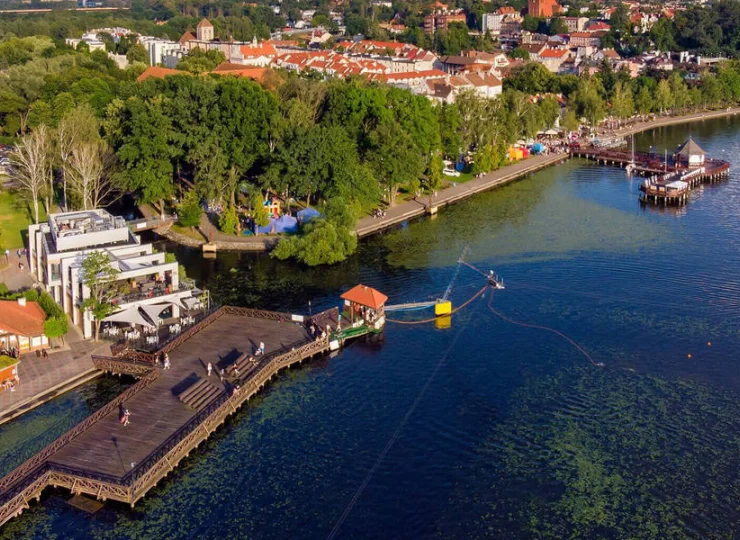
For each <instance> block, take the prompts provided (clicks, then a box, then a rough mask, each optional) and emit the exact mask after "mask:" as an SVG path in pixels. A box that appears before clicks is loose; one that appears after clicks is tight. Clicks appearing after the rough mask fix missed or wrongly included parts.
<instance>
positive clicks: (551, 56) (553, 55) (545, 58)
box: [538, 49, 570, 73]
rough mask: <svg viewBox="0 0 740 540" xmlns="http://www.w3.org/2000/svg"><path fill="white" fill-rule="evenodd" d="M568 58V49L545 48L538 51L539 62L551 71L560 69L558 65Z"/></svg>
mask: <svg viewBox="0 0 740 540" xmlns="http://www.w3.org/2000/svg"><path fill="white" fill-rule="evenodd" d="M568 58H570V51H569V50H568V49H545V50H544V51H542V53H540V57H539V60H538V61H539V62H540V63H541V64H543V65H544V66H545V67H546V68H547V69H548V70H550V71H552V72H553V73H557V72H558V71H560V66H562V65H563V62H565V61H566V60H567V59H568Z"/></svg>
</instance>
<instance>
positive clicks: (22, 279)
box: [0, 250, 34, 292]
mask: <svg viewBox="0 0 740 540" xmlns="http://www.w3.org/2000/svg"><path fill="white" fill-rule="evenodd" d="M6 262H7V265H6ZM19 262H22V263H23V270H21V269H20V268H18V263H19ZM0 268H2V269H1V270H0V283H5V285H6V286H7V287H8V289H10V292H15V291H22V290H25V289H28V288H30V287H33V285H34V281H33V276H32V275H31V274H30V273H29V272H28V257H27V256H26V255H21V256H20V257H19V256H18V255H17V252H16V250H11V252H10V255H9V256H8V257H6V255H5V253H4V252H3V253H0Z"/></svg>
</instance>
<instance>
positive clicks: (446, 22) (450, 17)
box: [424, 12, 467, 34]
mask: <svg viewBox="0 0 740 540" xmlns="http://www.w3.org/2000/svg"><path fill="white" fill-rule="evenodd" d="M452 23H460V24H467V17H466V16H465V13H461V12H460V13H433V14H431V15H427V16H426V17H424V32H426V33H427V34H433V33H434V32H437V31H439V30H447V28H448V27H449V26H450V24H452Z"/></svg>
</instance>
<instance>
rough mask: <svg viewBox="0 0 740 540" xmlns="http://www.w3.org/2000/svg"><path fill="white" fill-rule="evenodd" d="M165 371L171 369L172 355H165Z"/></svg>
mask: <svg viewBox="0 0 740 540" xmlns="http://www.w3.org/2000/svg"><path fill="white" fill-rule="evenodd" d="M164 369H170V355H169V354H167V353H164Z"/></svg>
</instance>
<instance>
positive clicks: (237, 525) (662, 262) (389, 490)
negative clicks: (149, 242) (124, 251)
mask: <svg viewBox="0 0 740 540" xmlns="http://www.w3.org/2000/svg"><path fill="white" fill-rule="evenodd" d="M689 132H691V133H692V134H693V136H694V137H695V139H696V141H697V142H698V143H699V145H700V146H702V147H703V148H704V149H705V150H706V151H707V152H708V154H709V155H711V156H716V157H725V158H726V159H729V160H730V161H732V163H733V169H732V173H731V177H730V179H729V180H727V181H725V182H723V183H721V184H717V185H711V186H705V187H703V188H700V189H698V190H696V191H695V192H693V194H692V196H691V201H690V203H689V204H688V205H687V206H686V207H685V208H681V209H678V210H676V209H670V208H669V209H655V208H652V207H642V206H641V205H640V204H639V202H638V196H637V195H638V185H639V182H640V180H639V179H630V178H628V177H627V176H626V174H625V172H624V171H623V170H621V169H610V168H605V167H600V166H596V165H594V164H592V163H589V162H586V161H580V160H571V161H570V162H568V163H567V164H564V165H562V166H558V167H555V168H550V169H548V170H545V171H542V172H540V173H537V174H535V175H533V176H531V177H530V178H528V179H525V180H523V181H520V182H517V183H515V184H512V185H509V186H506V187H504V188H501V189H498V190H496V191H493V192H489V193H486V194H482V195H480V196H477V197H475V198H474V199H471V200H470V201H468V202H465V203H462V204H459V205H456V206H454V207H450V208H447V209H445V210H443V211H442V212H441V214H440V215H439V216H437V217H436V218H435V219H426V220H421V221H417V222H414V223H411V224H408V225H407V226H404V227H401V228H399V229H397V230H394V231H390V232H388V233H386V234H384V235H381V236H377V237H374V238H371V239H368V240H366V241H363V242H362V243H361V248H360V250H359V253H358V254H357V255H356V256H355V257H354V258H353V259H352V260H351V261H348V262H347V263H345V264H343V265H341V266H338V267H335V268H330V269H319V270H306V269H304V268H301V267H297V266H291V265H289V264H285V263H276V262H275V261H272V260H270V259H269V257H265V256H260V255H251V254H241V255H237V254H220V255H219V256H218V258H217V259H215V260H205V261H203V260H201V259H200V256H199V255H198V254H194V253H192V252H188V251H185V250H182V249H175V248H172V249H174V250H175V251H176V252H177V254H178V256H179V258H180V260H181V262H183V263H184V264H185V265H186V266H187V268H188V272H189V274H190V275H192V276H193V277H195V278H196V279H198V280H202V282H203V283H204V284H205V285H206V286H207V287H210V288H211V290H212V293H213V295H214V297H216V298H217V299H218V300H219V301H220V302H221V303H233V304H237V305H249V306H258V307H264V308H273V309H275V308H279V309H283V310H293V311H308V310H309V305H308V302H309V300H311V301H312V305H311V307H310V309H312V310H318V309H323V308H326V307H329V306H331V305H336V304H337V303H338V295H339V294H340V293H341V292H342V291H343V290H345V289H347V288H348V287H350V286H353V285H354V284H356V283H358V282H359V283H364V284H367V285H372V286H374V287H377V288H378V289H380V290H381V291H383V292H385V293H386V294H387V295H388V296H389V297H390V299H391V300H390V303H401V302H409V301H419V300H425V299H430V298H434V297H436V296H438V295H441V294H442V293H443V292H444V290H445V288H446V287H447V285H448V283H449V282H450V280H451V279H452V276H453V275H454V273H455V262H456V260H457V258H458V256H459V254H460V252H461V251H462V249H463V248H464V246H466V245H469V246H470V252H469V255H468V260H469V261H470V262H471V263H472V264H474V265H475V266H477V267H479V268H481V269H484V270H488V269H489V268H493V269H495V270H496V271H497V272H498V273H499V274H501V275H502V276H503V277H504V279H505V281H506V289H505V290H503V291H497V292H496V293H495V295H494V297H493V298H491V296H490V293H489V292H487V293H486V294H485V296H484V297H483V298H482V299H477V300H475V301H474V302H472V303H471V304H470V305H469V306H468V307H467V308H465V309H464V310H462V311H460V312H459V313H458V314H456V315H454V317H453V320H452V325H451V327H450V328H447V329H444V328H442V329H437V328H435V325H434V324H427V325H417V326H412V325H399V324H392V323H389V324H388V325H387V327H386V330H385V332H384V334H383V336H382V337H381V338H380V339H376V340H374V341H367V342H358V343H354V344H352V345H351V346H350V347H348V348H347V349H345V350H343V351H341V352H340V354H338V355H337V356H336V357H334V358H326V359H322V360H319V361H315V362H313V363H310V364H308V365H306V366H305V367H302V368H300V369H296V370H291V371H289V372H287V373H285V374H283V375H282V376H281V377H280V378H279V380H278V382H276V383H275V384H272V385H271V386H270V387H269V390H268V391H266V392H265V393H264V394H262V395H261V397H260V398H258V399H257V400H256V401H253V402H252V403H251V405H250V406H249V407H247V408H245V409H243V410H242V411H241V412H240V413H239V414H238V415H236V416H235V417H234V418H233V419H232V421H231V422H229V424H228V425H227V426H226V427H225V428H224V429H221V430H220V431H219V432H217V434H216V435H215V436H214V437H212V438H211V440H210V441H209V442H208V443H207V444H206V445H204V446H203V447H201V449H200V450H199V451H197V452H195V453H194V454H191V457H190V458H189V459H188V460H186V461H185V462H184V463H182V464H181V466H180V467H179V468H178V469H177V470H176V471H175V473H174V474H171V475H170V476H169V478H168V479H167V481H166V482H164V483H163V484H161V485H160V486H159V487H158V488H156V489H155V490H153V491H152V492H150V493H149V494H148V495H147V497H146V498H145V499H144V500H143V501H141V502H140V503H138V504H137V505H136V508H135V509H133V510H131V509H129V508H127V507H125V506H123V505H116V504H109V505H107V506H106V509H105V510H104V511H103V512H102V513H99V514H98V515H96V516H94V517H90V516H87V515H85V514H82V513H79V512H76V511H74V510H71V509H69V508H68V507H66V506H65V505H64V504H59V503H56V504H55V500H56V496H55V494H54V493H53V492H51V493H50V494H49V495H48V496H47V497H46V500H45V502H44V504H42V505H40V506H39V505H35V504H34V505H32V509H31V510H30V511H28V512H26V513H24V515H23V516H22V517H21V519H18V520H15V521H13V522H11V523H9V524H8V525H6V526H5V527H4V528H3V530H2V531H0V537H1V538H8V539H10V538H12V539H21V538H93V539H120V538H137V539H144V538H167V539H180V538H199V539H200V538H208V539H210V538H213V539H217V538H259V539H286V538H311V539H313V538H334V537H336V538H372V539H375V538H377V539H389V538H440V539H443V538H495V539H508V538H614V539H621V538H733V537H738V536H739V535H740V530H739V529H740V508H739V506H738V505H739V504H740V503H739V502H738V501H740V478H739V477H738V476H739V475H740V452H739V451H740V435H739V434H740V369H739V368H738V362H737V360H738V354H737V351H738V350H740V319H739V318H738V315H739V313H738V307H739V306H740V275H738V269H739V268H740V175H739V174H738V171H740V119H728V120H719V121H712V122H706V123H705V124H694V125H691V126H678V127H673V128H666V129H663V130H660V131H657V132H654V133H649V134H642V135H640V136H637V137H636V141H637V145H638V148H640V149H645V150H646V149H648V148H649V147H650V146H652V145H655V146H657V149H658V151H659V152H660V153H662V152H663V148H668V149H669V150H670V149H673V148H675V146H676V145H677V144H679V143H680V142H682V141H683V139H684V138H685V137H686V135H687V134H688V133H689ZM482 285H483V281H482V277H481V276H480V275H478V274H476V273H475V272H473V271H472V270H470V269H466V268H464V269H462V270H461V271H460V274H459V276H458V278H457V280H456V282H455V286H454V288H453V292H452V300H453V303H454V304H455V305H459V304H461V303H462V302H464V301H465V300H467V299H468V298H469V297H470V296H472V295H473V294H474V293H475V292H476V291H477V290H478V289H480V287H481V286H482ZM489 307H492V308H493V309H494V310H496V311H497V312H498V313H500V314H501V315H503V316H505V317H506V318H508V319H510V320H514V321H516V322H521V323H525V324H532V325H540V326H545V327H549V328H552V329H555V330H557V331H559V332H562V333H563V334H565V335H567V336H568V337H569V338H570V339H572V340H574V341H575V342H577V343H578V344H579V345H580V346H581V347H582V348H583V349H584V351H585V352H586V353H587V355H588V356H589V357H590V358H591V360H589V358H588V357H587V356H586V355H584V354H583V353H581V352H579V350H577V349H576V348H575V347H574V346H573V345H571V344H570V343H569V342H568V341H566V339H564V338H563V337H561V336H559V335H557V334H554V333H552V332H548V331H545V330H541V329H537V328H531V327H524V326H519V325H516V324H512V323H511V322H509V321H508V320H505V319H503V318H501V317H499V316H498V315H496V314H495V313H494V312H493V311H492V310H491V309H489ZM427 316H429V314H428V313H426V312H416V313H408V314H404V315H400V314H399V315H396V317H398V318H404V319H405V320H411V319H413V318H418V319H421V318H424V317H427ZM689 355H690V356H689ZM592 361H593V362H594V363H603V364H604V366H603V367H597V366H595V365H594V363H592ZM84 391H85V390H84V389H83V390H81V391H80V392H84ZM77 396H79V392H78V393H72V394H68V395H67V396H65V397H64V398H62V399H63V400H66V401H65V402H64V403H68V405H67V409H64V408H63V407H62V406H61V405H60V400H57V402H53V403H50V404H48V405H47V406H45V407H44V408H42V409H39V410H38V411H37V412H36V413H33V414H35V416H34V417H30V416H29V417H28V419H23V418H22V419H21V420H19V421H18V423H17V424H10V425H9V426H7V427H3V428H1V429H2V434H1V436H0V437H1V438H0V447H2V448H3V450H4V454H5V453H8V452H15V451H16V449H17V448H22V449H24V451H26V452H28V451H30V450H29V449H30V448H33V447H34V446H42V445H43V443H44V442H46V439H45V438H44V436H43V434H42V433H41V429H40V428H41V427H43V426H44V425H49V426H50V427H49V429H50V430H51V431H50V433H52V432H53V431H54V429H55V426H56V424H57V423H58V421H62V420H58V418H59V417H61V418H64V419H71V418H72V417H75V421H76V420H77V419H78V418H77V416H79V414H78V413H76V412H74V411H81V410H82V409H83V408H84V407H82V406H81V405H79V397H77ZM75 403H77V404H78V405H75ZM62 405H63V403H62ZM60 407H61V408H60ZM70 409H72V410H74V411H73V412H69V410H70ZM75 415H77V416H75ZM34 419H35V420H34ZM34 421H35V422H37V423H39V424H38V428H37V429H31V428H29V429H28V433H25V431H24V430H22V429H19V427H23V426H26V425H31V426H33V425H34ZM66 421H67V420H64V422H66ZM9 433H10V434H12V435H13V438H12V440H9V438H8V434H9ZM24 436H25V438H24ZM379 457H382V459H379ZM3 459H5V463H4V464H3V462H2V461H0V466H3V467H5V468H6V469H7V468H8V467H12V465H14V464H15V463H14V462H13V463H11V461H12V459H10V458H9V457H8V456H4V457H3ZM9 459H10V461H9ZM59 495H62V496H63V497H66V494H64V493H62V492H60V493H59ZM111 510H112V511H111Z"/></svg>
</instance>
